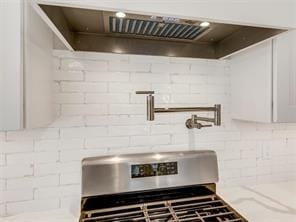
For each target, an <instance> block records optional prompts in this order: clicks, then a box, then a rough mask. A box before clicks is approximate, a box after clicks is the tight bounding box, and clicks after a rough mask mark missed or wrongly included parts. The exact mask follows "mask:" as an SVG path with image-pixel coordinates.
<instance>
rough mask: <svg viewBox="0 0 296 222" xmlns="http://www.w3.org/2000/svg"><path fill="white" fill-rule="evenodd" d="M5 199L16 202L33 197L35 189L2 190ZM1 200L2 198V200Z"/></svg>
mask: <svg viewBox="0 0 296 222" xmlns="http://www.w3.org/2000/svg"><path fill="white" fill-rule="evenodd" d="M2 195H3V199H4V200H6V201H7V202H16V201H24V200H32V199H33V189H21V190H6V191H2ZM0 202H1V200H0Z"/></svg>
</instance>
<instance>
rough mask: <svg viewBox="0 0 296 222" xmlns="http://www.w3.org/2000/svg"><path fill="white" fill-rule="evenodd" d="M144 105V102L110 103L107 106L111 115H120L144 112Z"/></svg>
mask: <svg viewBox="0 0 296 222" xmlns="http://www.w3.org/2000/svg"><path fill="white" fill-rule="evenodd" d="M145 112H146V107H145V105H144V104H141V105H136V104H128V105H127V104H125V105H121V104H111V105H110V106H109V114H111V115H115V114H117V115H122V114H142V115H143V114H145Z"/></svg>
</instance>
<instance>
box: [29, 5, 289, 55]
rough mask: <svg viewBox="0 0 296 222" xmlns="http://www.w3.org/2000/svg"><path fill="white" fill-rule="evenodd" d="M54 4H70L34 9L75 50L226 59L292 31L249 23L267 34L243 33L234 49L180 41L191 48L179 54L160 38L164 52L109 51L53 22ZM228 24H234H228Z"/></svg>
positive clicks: (220, 45)
mask: <svg viewBox="0 0 296 222" xmlns="http://www.w3.org/2000/svg"><path fill="white" fill-rule="evenodd" d="M50 6H51V7H64V8H69V7H67V6H65V5H63V6H52V5H38V4H36V5H35V7H34V8H35V9H36V10H37V11H38V13H39V15H40V16H41V17H42V18H43V20H44V21H45V22H46V23H47V24H48V25H49V26H50V28H51V29H52V30H53V32H54V33H55V34H56V35H57V37H58V38H59V39H60V40H61V41H62V43H63V44H65V46H66V47H67V48H68V49H69V50H71V51H97V52H109V53H120V54H123V53H124V54H142V55H143V54H144V55H156V56H173V57H190V58H205V59H224V58H228V57H229V56H231V55H233V54H236V53H238V52H240V51H243V50H244V49H245V48H249V47H251V46H253V45H256V44H258V43H260V42H263V41H265V40H267V39H271V38H272V37H274V36H275V35H277V34H280V33H282V32H285V31H288V30H285V29H270V28H266V27H264V28H261V27H250V26H249V27H248V26H245V27H247V28H249V29H252V28H254V29H258V30H260V29H262V30H264V31H266V33H265V32H262V33H261V34H259V35H258V36H257V39H254V38H253V37H252V34H251V35H249V34H248V33H245V34H247V35H246V36H247V37H245V36H243V37H244V39H241V42H240V44H241V46H234V44H232V45H230V46H231V47H232V49H231V47H230V49H228V48H227V47H226V48H225V47H224V45H223V44H212V45H211V46H210V45H207V44H200V43H191V44H192V46H193V45H195V46H196V47H198V46H199V47H200V46H201V45H202V46H203V47H205V45H207V49H206V50H205V53H204V55H203V53H202V52H198V53H195V52H190V50H188V45H186V43H184V42H181V43H176V44H179V48H181V47H182V46H183V47H185V48H186V47H187V49H186V50H181V51H178V50H176V52H177V53H169V51H170V50H169V48H170V46H166V45H168V43H165V41H163V40H156V41H159V42H161V41H163V42H162V43H159V48H161V49H162V51H161V50H160V51H158V50H156V51H155V52H154V51H153V52H150V53H141V50H139V49H137V50H130V49H126V50H121V49H120V47H119V50H113V51H110V50H109V51H108V50H106V49H105V50H101V49H99V48H98V47H94V48H92V47H91V44H89V42H85V43H84V44H83V41H84V39H90V38H89V37H88V38H85V36H87V35H88V36H90V35H92V34H91V33H79V32H76V33H74V32H71V31H70V29H69V28H68V30H65V28H64V27H57V26H56V24H57V22H54V21H52V20H51V19H50V18H49V15H48V14H47V13H46V12H45V11H44V9H42V7H50ZM71 8H72V6H71ZM76 9H81V10H94V9H85V8H79V7H77V8H76ZM98 11H100V10H98ZM102 12H103V13H104V11H102ZM107 13H108V14H111V13H112V12H110V11H107ZM158 16H159V15H158ZM52 18H53V17H52ZM55 19H57V18H55ZM62 19H65V20H67V19H66V18H65V17H64V18H62ZM209 21H210V20H209ZM196 22H198V21H196ZM217 24H219V23H217ZM226 25H232V24H226ZM66 29H67V28H66ZM206 32H207V31H204V33H206ZM204 33H202V34H201V36H202V35H204ZM259 33H260V32H259ZM99 35H100V34H93V35H92V36H93V37H92V39H97V40H98V39H99V38H100V37H99ZM238 36H239V34H238ZM83 37H84V38H83ZM240 37H242V36H239V38H240ZM198 38H199V36H198V37H197V39H198ZM114 39H116V36H112V38H111V37H110V41H109V42H110V43H109V44H111V43H112V41H113V42H114V41H115V40H114ZM119 39H121V40H119ZM131 39H132V38H131ZM137 39H141V38H133V41H137V42H138V43H139V42H140V40H137ZM120 41H121V42H124V36H123V37H120V36H119V37H118V38H117V42H120ZM144 41H147V42H149V43H151V45H152V44H153V40H150V39H149V40H146V39H145V38H144ZM222 41H224V40H222ZM222 41H221V42H222ZM236 41H238V42H239V41H240V40H239V39H238V40H237V39H236ZM168 42H169V41H168ZM172 42H173V41H172ZM225 42H226V43H227V40H225ZM229 42H233V41H231V38H230V41H229ZM234 42H235V41H234ZM149 43H148V44H149ZM154 43H155V42H154ZM226 43H225V44H226ZM156 45H157V44H156ZM172 45H174V43H172ZM223 47H224V48H225V49H224V52H223ZM138 48H139V47H138ZM152 48H153V47H152ZM154 48H155V47H154ZM156 48H157V47H156ZM193 48H194V47H193ZM201 48H202V47H201ZM157 51H158V52H157ZM210 51H212V52H213V51H214V52H215V54H212V53H210V54H212V55H210V54H209V52H210ZM186 53H187V54H186ZM209 55H210V56H209Z"/></svg>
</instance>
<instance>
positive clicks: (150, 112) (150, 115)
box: [147, 95, 155, 121]
mask: <svg viewBox="0 0 296 222" xmlns="http://www.w3.org/2000/svg"><path fill="white" fill-rule="evenodd" d="M154 113H155V112H154V96H152V95H149V96H147V120H148V121H153V120H154V118H155V115H154Z"/></svg>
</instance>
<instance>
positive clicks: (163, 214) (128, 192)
mask: <svg viewBox="0 0 296 222" xmlns="http://www.w3.org/2000/svg"><path fill="white" fill-rule="evenodd" d="M217 182H218V164H217V157H216V154H215V152H213V151H188V152H171V153H157V154H151V153H150V154H134V155H122V156H107V157H95V158H86V159H84V160H83V166H82V199H81V216H80V222H97V221H102V222H115V221H116V222H131V221H139V222H161V221H175V222H179V221H180V222H181V221H196V222H222V221H228V222H234V221H240V222H247V220H246V219H244V218H243V217H242V216H241V215H240V214H239V213H238V212H236V211H235V210H234V209H233V208H232V207H230V206H229V205H228V204H227V203H226V202H225V201H224V200H222V199H221V198H220V197H219V196H218V195H217V194H216V183H217Z"/></svg>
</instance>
